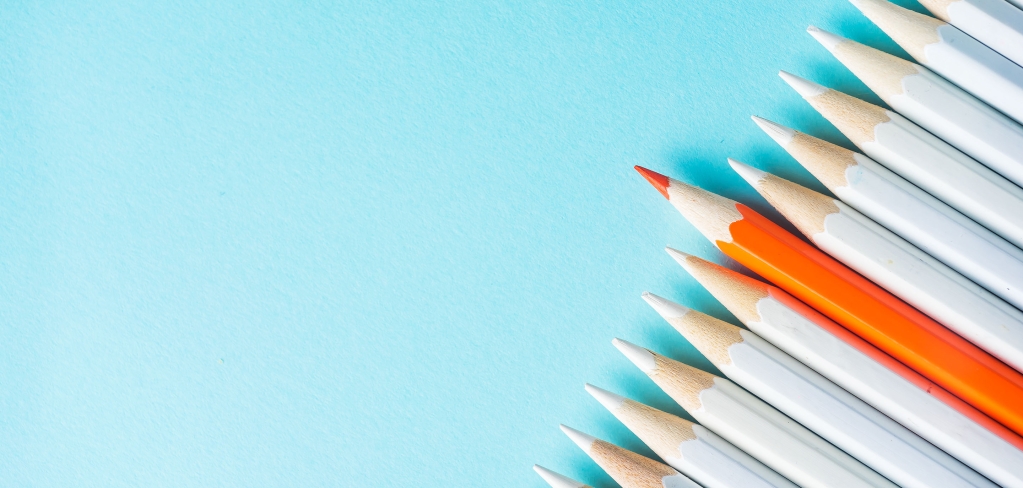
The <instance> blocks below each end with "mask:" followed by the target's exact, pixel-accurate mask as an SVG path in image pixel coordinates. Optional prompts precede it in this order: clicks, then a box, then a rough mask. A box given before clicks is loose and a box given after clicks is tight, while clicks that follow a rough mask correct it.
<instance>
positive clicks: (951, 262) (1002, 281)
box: [754, 118, 1023, 308]
mask: <svg viewBox="0 0 1023 488" xmlns="http://www.w3.org/2000/svg"><path fill="white" fill-rule="evenodd" d="M754 120H755V121H757V124H758V125H760V126H761V127H762V128H764V130H765V132H767V133H768V134H769V135H771V137H772V138H774V139H775V141H776V142H778V143H779V144H780V145H781V146H782V147H783V148H785V150H786V151H788V152H789V154H791V155H792V156H793V157H794V158H795V159H796V160H797V161H799V163H800V164H801V165H803V167H804V168H806V169H807V170H808V171H810V173H812V174H813V175H814V176H816V177H817V178H818V179H819V180H820V181H821V182H822V183H824V185H825V186H827V187H828V189H829V190H831V192H832V193H834V194H835V195H836V196H838V197H839V198H840V199H841V200H842V201H843V202H845V203H847V204H848V205H849V206H850V207H853V208H855V209H856V210H858V211H860V212H862V213H863V214H864V215H866V216H868V217H869V218H871V219H873V220H875V221H876V222H878V223H880V224H881V225H883V226H884V227H886V228H888V229H889V230H891V231H893V232H895V233H896V234H898V235H899V236H900V237H902V238H904V239H906V240H907V241H909V242H910V243H912V244H914V245H915V246H917V247H918V248H920V249H921V250H923V251H924V252H926V253H928V254H930V255H931V256H933V257H935V258H937V259H938V260H939V261H941V262H943V263H945V264H946V265H948V266H949V267H951V268H952V269H954V270H956V271H958V272H959V273H961V274H962V275H963V276H966V277H967V278H969V279H971V280H973V281H974V282H976V283H977V284H979V285H981V286H982V287H984V288H986V289H987V290H988V291H990V292H991V293H994V294H995V295H997V296H999V297H1001V298H1002V299H1003V300H1006V301H1007V302H1009V303H1010V304H1013V305H1015V306H1016V307H1017V308H1023V251H1020V249H1019V248H1017V247H1015V246H1013V245H1012V244H1010V243H1009V242H1007V241H1005V240H1004V239H1002V238H1001V237H998V236H997V235H995V234H994V233H993V232H991V231H989V230H988V229H986V228H984V227H982V226H981V225H979V224H977V223H976V222H974V221H973V220H970V219H969V218H967V217H965V216H963V215H962V214H961V213H959V212H958V211H956V210H954V209H952V208H951V207H949V206H948V205H946V204H945V203H943V202H941V201H940V200H938V199H936V198H934V197H933V196H931V195H930V194H928V193H926V192H924V191H923V190H920V189H919V188H917V187H916V186H913V185H912V184H910V183H909V182H907V181H906V180H905V179H903V178H902V177H900V176H898V175H896V174H895V173H893V172H891V171H890V170H888V169H887V168H885V167H884V166H881V165H880V164H878V163H877V162H875V161H874V160H872V159H870V158H868V157H866V156H864V155H862V154H859V153H854V152H852V151H850V150H848V149H845V148H842V147H839V146H836V145H834V144H831V143H829V142H826V141H822V140H820V139H817V138H815V137H812V136H809V135H806V134H803V133H801V132H796V131H793V130H792V129H788V128H786V127H782V126H778V125H777V124H774V123H773V122H770V121H766V120H763V119H759V118H754Z"/></svg>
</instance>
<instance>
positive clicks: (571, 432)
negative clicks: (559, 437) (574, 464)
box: [561, 424, 597, 454]
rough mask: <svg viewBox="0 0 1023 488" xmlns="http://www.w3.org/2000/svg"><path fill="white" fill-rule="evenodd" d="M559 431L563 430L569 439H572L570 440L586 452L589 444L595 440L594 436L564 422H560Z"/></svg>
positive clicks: (588, 449) (588, 450)
mask: <svg viewBox="0 0 1023 488" xmlns="http://www.w3.org/2000/svg"><path fill="white" fill-rule="evenodd" d="M561 431H562V432H564V433H565V435H567V436H568V438H569V439H572V442H574V443H575V445H577V446H579V449H582V450H583V452H585V453H587V454H589V452H590V446H592V445H593V442H594V441H596V440H597V438H596V437H593V436H591V435H589V434H584V433H582V432H579V431H578V430H575V429H573V428H571V427H569V426H567V425H565V424H561Z"/></svg>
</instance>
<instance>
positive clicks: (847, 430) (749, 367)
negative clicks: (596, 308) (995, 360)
mask: <svg viewBox="0 0 1023 488" xmlns="http://www.w3.org/2000/svg"><path fill="white" fill-rule="evenodd" d="M643 299H644V300H646V302H647V303H649V304H650V306H651V307H652V308H653V309H654V310H656V311H657V313H658V314H660V316H661V317H662V318H664V320H665V321H667V322H668V323H669V324H671V326H672V327H674V328H675V330H677V331H678V332H679V333H680V334H682V336H683V337H685V338H686V340H688V341H689V343H690V344H692V345H693V346H695V347H696V349H698V350H699V351H700V352H701V353H703V355H704V356H705V357H707V359H709V360H710V361H711V362H712V363H714V366H716V367H717V368H718V369H720V370H721V372H722V373H724V374H725V376H727V377H728V378H729V379H730V380H732V381H734V382H735V383H737V384H738V385H739V386H741V387H743V388H745V389H746V390H749V391H750V392H751V393H753V394H754V395H756V396H758V397H759V398H760V399H761V400H764V401H765V402H767V403H768V404H770V405H772V406H773V407H774V408H777V409H778V410H779V411H780V412H782V413H784V414H785V415H788V416H789V417H791V418H792V419H793V420H795V421H796V422H799V423H800V424H802V425H803V426H804V427H807V428H809V429H810V430H812V431H813V432H815V433H816V434H817V435H819V436H821V437H822V438H824V440H826V441H829V442H831V443H832V444H834V445H835V446H836V447H838V448H839V449H841V450H843V451H845V452H846V453H848V454H850V455H852V456H853V457H854V458H856V459H859V460H860V461H861V462H862V463H863V464H865V465H867V466H868V467H870V468H873V469H874V471H877V472H878V473H880V474H881V475H883V476H884V477H886V478H888V479H889V480H891V481H893V482H895V483H896V484H898V485H899V486H903V487H906V488H909V487H914V488H934V487H941V486H944V487H953V486H957V487H963V488H965V487H970V486H988V487H994V486H995V485H993V484H991V483H990V482H989V481H987V480H986V479H984V478H983V477H981V476H979V475H977V473H975V472H973V470H971V469H969V468H967V467H966V466H964V465H963V464H962V463H960V462H959V461H957V460H956V459H955V458H953V457H951V456H949V455H948V454H945V453H944V452H942V451H941V450H939V449H937V448H935V447H934V446H933V445H931V444H930V443H928V442H927V441H925V440H923V439H921V438H920V437H919V436H917V435H916V434H914V433H912V432H910V431H909V430H907V429H906V428H905V427H903V426H901V425H899V424H898V423H896V422H895V421H893V420H892V419H890V418H888V417H886V416H884V415H883V414H881V413H880V412H878V411H877V410H875V409H874V407H871V406H870V405H867V404H866V403H864V402H863V401H862V400H860V399H859V398H856V397H855V396H853V395H852V394H850V393H849V392H847V391H845V390H843V389H842V388H839V387H838V386H836V385H835V384H834V383H832V382H831V381H830V380H828V379H827V378H825V377H823V376H821V375H820V374H818V373H816V372H815V371H813V370H812V369H810V368H808V367H807V366H806V365H804V364H803V363H800V362H799V361H796V360H795V359H793V358H792V357H791V356H789V355H788V354H787V353H785V352H783V351H782V350H780V349H778V348H777V347H774V346H773V345H771V344H770V343H769V342H767V341H765V340H764V339H761V338H760V337H759V336H757V335H756V334H754V333H752V332H750V331H746V330H742V329H740V328H739V327H736V326H734V325H732V324H729V323H726V322H723V321H721V320H718V319H715V318H713V317H711V316H708V315H705V314H702V313H700V312H697V311H695V310H690V309H688V308H686V307H683V306H682V305H679V304H677V303H675V302H672V301H670V300H667V299H665V298H662V297H659V296H657V295H654V294H652V293H644V294H643Z"/></svg>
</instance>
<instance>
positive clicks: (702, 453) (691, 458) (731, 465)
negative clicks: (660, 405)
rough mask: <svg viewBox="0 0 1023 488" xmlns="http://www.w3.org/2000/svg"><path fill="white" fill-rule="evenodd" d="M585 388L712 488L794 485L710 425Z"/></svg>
mask: <svg viewBox="0 0 1023 488" xmlns="http://www.w3.org/2000/svg"><path fill="white" fill-rule="evenodd" d="M586 391H587V392H589V393H590V395H593V398H595V399H597V401H599V402H600V404H601V405H603V406H604V408H606V409H607V410H608V411H609V412H611V414H613V415H614V416H615V417H616V418H617V419H618V420H620V421H621V422H622V423H623V424H625V426H626V427H628V429H629V430H630V431H632V433H633V434H636V436H637V437H639V438H640V440H642V441H643V443H644V444H646V445H647V446H649V447H650V449H652V450H653V451H654V453H656V454H657V455H658V456H659V457H660V458H661V459H663V460H664V461H665V462H666V463H668V464H669V465H670V466H671V467H673V468H675V469H677V470H678V471H680V472H681V473H682V474H684V475H686V476H688V477H689V478H691V479H692V480H693V481H695V482H697V483H699V484H700V485H702V486H704V487H707V488H770V487H786V488H795V486H796V485H793V484H792V482H790V481H789V480H787V479H785V478H784V477H782V476H781V475H780V474H778V473H776V472H775V471H774V470H772V469H771V468H768V467H767V466H764V465H763V464H762V463H761V462H760V461H757V460H756V459H754V458H753V457H752V456H750V455H749V454H746V453H745V452H743V451H741V450H740V449H739V448H737V447H735V446H733V445H732V444H731V443H729V442H728V441H726V440H724V439H722V438H721V437H718V435H717V434H715V433H713V432H711V431H710V430H708V429H707V428H705V427H703V426H702V425H699V424H694V423H692V422H690V421H688V420H685V419H682V418H679V417H676V416H674V415H671V414H669V413H665V412H662V411H660V410H657V409H655V408H652V407H648V406H646V405H643V404H642V403H639V402H634V401H632V400H629V399H627V398H624V397H621V396H618V395H615V394H614V393H611V392H609V391H607V390H603V389H600V388H597V387H596V386H593V385H590V384H587V385H586Z"/></svg>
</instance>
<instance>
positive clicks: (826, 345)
mask: <svg viewBox="0 0 1023 488" xmlns="http://www.w3.org/2000/svg"><path fill="white" fill-rule="evenodd" d="M667 251H668V254H669V255H671V257H672V258H674V259H675V260H676V261H677V262H678V263H679V264H680V265H682V267H683V268H684V269H685V270H686V271H687V272H688V273H689V274H690V275H692V276H693V278H695V279H696V281H698V282H699V283H700V284H701V285H703V287H704V288H706V289H707V291H709V292H710V293H711V295H714V298H716V299H717V300H718V301H719V302H721V303H722V304H723V305H724V306H725V308H727V309H728V311H730V312H731V313H732V314H733V315H735V316H736V317H737V318H738V319H739V320H740V321H742V323H743V324H745V325H746V327H749V329H750V330H751V331H753V332H754V333H756V334H757V335H758V336H760V337H762V338H764V339H766V340H767V341H768V342H770V343H772V344H774V345H775V346H776V347H778V348H779V349H781V350H783V351H785V352H787V353H789V355H791V356H792V357H794V358H796V359H797V360H799V361H801V362H802V363H803V364H806V365H807V366H809V367H810V368H812V369H813V370H815V371H817V372H818V373H820V374H821V375H823V376H824V377H826V378H828V379H830V380H831V381H833V382H834V383H835V384H837V385H838V386H841V387H842V388H844V389H845V390H846V391H848V392H850V393H852V394H854V395H856V396H857V397H859V398H860V399H861V400H863V401H865V402H867V403H869V404H870V405H872V406H874V408H877V409H878V411H880V412H881V413H883V414H885V415H887V416H889V417H891V418H892V419H893V420H895V421H896V422H899V423H900V424H902V425H903V426H905V427H906V428H908V429H910V430H912V431H913V432H916V433H917V434H918V435H919V436H920V437H922V438H924V439H926V440H928V441H930V442H931V443H932V444H934V445H935V446H937V447H938V448H940V449H942V450H944V451H945V452H947V453H949V454H951V455H952V456H954V457H956V458H957V459H959V460H960V461H962V462H963V463H965V464H967V465H968V466H970V467H972V468H973V469H975V470H977V472H979V473H981V474H983V475H984V476H987V477H988V478H990V479H991V480H993V481H995V482H996V483H999V484H1001V485H1002V486H1011V487H1023V438H1021V437H1020V436H1018V435H1016V434H1015V433H1014V432H1012V431H1010V430H1009V429H1006V428H1005V427H1004V426H1002V425H1001V424H999V423H997V422H995V421H994V420H991V418H990V417H988V416H987V415H985V414H983V413H981V412H980V411H979V410H977V409H976V408H973V407H972V406H970V405H968V404H966V403H965V402H963V401H962V400H960V399H959V398H957V397H955V396H953V395H952V394H951V393H949V392H947V391H945V390H944V389H942V388H941V387H939V386H938V385H936V384H934V383H933V382H931V381H929V380H927V379H926V378H924V377H923V376H921V375H920V374H919V373H917V372H915V371H913V370H911V369H909V368H908V367H906V366H905V365H904V364H902V363H900V362H898V361H896V360H894V359H893V358H892V357H891V356H889V355H887V354H885V353H884V352H882V351H881V350H880V349H878V348H876V347H874V346H873V345H871V344H869V343H867V342H866V341H864V340H863V339H861V338H859V337H857V336H855V335H853V334H852V333H851V332H849V331H848V330H846V329H845V328H843V327H842V326H840V325H838V324H836V323H835V322H833V321H832V320H830V319H828V318H827V317H825V316H824V315H822V314H820V313H819V312H817V311H816V310H813V309H812V308H810V307H808V306H806V305H805V304H804V303H802V302H800V301H799V300H796V299H795V298H793V297H792V295H789V294H788V293H785V292H784V291H782V290H780V289H779V288H777V287H774V286H771V285H769V284H767V283H764V282H762V281H758V280H755V279H753V278H750V277H747V276H744V275H742V274H739V273H737V272H735V271H732V270H730V269H727V268H724V267H722V266H718V265H716V264H714V263H711V262H709V261H705V260H703V259H700V258H698V257H696V256H691V255H688V254H685V253H683V252H681V251H677V250H675V249H671V248H668V249H667Z"/></svg>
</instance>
